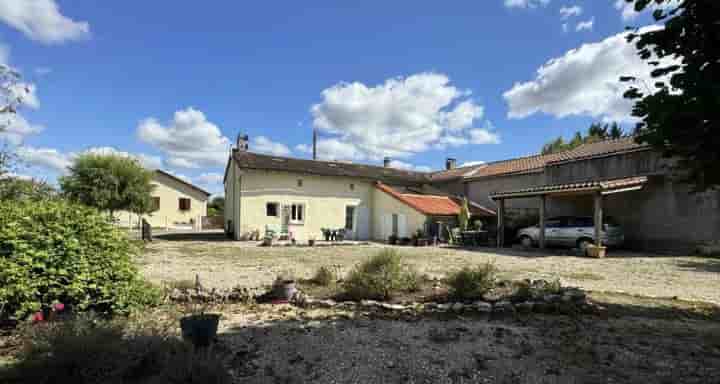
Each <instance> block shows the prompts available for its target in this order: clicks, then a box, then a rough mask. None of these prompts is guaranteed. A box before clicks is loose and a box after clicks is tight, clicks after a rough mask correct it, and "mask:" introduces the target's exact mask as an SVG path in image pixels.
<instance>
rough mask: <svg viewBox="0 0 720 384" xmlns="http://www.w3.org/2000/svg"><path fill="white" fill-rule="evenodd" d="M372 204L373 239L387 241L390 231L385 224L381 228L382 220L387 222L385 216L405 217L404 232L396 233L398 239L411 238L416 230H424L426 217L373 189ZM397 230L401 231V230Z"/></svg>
mask: <svg viewBox="0 0 720 384" xmlns="http://www.w3.org/2000/svg"><path fill="white" fill-rule="evenodd" d="M373 203H374V208H375V211H374V213H373V215H372V218H373V220H372V221H373V230H374V232H373V238H374V239H376V240H387V238H388V237H389V236H390V234H391V233H390V231H391V230H392V229H389V228H387V224H386V225H385V226H383V220H387V219H385V218H384V217H385V216H386V215H392V214H397V215H402V216H404V217H405V219H404V220H405V230H404V232H401V233H398V236H400V237H411V236H412V234H413V233H415V232H416V231H417V230H418V229H422V230H424V229H425V221H426V220H427V217H426V216H425V215H424V214H422V213H420V212H418V211H417V210H415V209H414V208H411V207H409V206H408V205H406V204H405V203H403V202H401V201H399V200H398V199H396V198H394V197H393V196H390V195H388V194H387V193H385V192H383V191H381V190H379V189H377V188H373ZM400 220H402V219H400ZM399 230H401V231H402V228H399Z"/></svg>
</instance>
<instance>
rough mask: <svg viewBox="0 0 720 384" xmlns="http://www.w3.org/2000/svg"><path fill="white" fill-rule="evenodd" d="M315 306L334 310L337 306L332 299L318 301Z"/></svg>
mask: <svg viewBox="0 0 720 384" xmlns="http://www.w3.org/2000/svg"><path fill="white" fill-rule="evenodd" d="M315 304H316V305H317V306H319V307H321V308H333V307H335V306H336V305H337V303H336V302H335V300H330V299H327V300H318V301H317V303H315Z"/></svg>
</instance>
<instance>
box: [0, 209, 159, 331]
mask: <svg viewBox="0 0 720 384" xmlns="http://www.w3.org/2000/svg"><path fill="white" fill-rule="evenodd" d="M136 253H137V247H135V246H134V244H133V242H131V241H130V240H129V239H128V237H127V234H126V233H125V232H123V231H122V230H120V229H118V228H116V227H115V226H113V225H112V224H111V223H110V221H109V218H108V216H107V215H103V214H101V213H99V212H98V211H96V210H95V209H92V208H88V207H85V206H82V205H77V204H74V203H69V202H67V201H65V200H60V199H56V200H41V201H17V202H13V204H0V316H3V315H15V316H17V317H24V316H26V315H28V314H29V313H32V312H35V311H38V310H40V309H44V308H48V307H50V306H51V305H52V304H53V303H55V302H61V303H64V304H68V305H71V306H73V307H74V308H76V309H78V310H88V309H92V310H94V311H96V312H99V313H106V314H110V313H126V312H127V311H128V310H129V309H131V308H133V307H138V306H144V305H148V304H153V303H156V302H157V301H158V300H159V298H160V290H159V289H157V288H155V287H152V286H150V285H149V284H147V283H145V282H144V281H143V280H142V279H141V278H140V276H139V273H138V271H137V269H136V267H135V265H134V264H133V263H132V257H133V256H134V255H135V254H136Z"/></svg>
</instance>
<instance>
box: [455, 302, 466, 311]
mask: <svg viewBox="0 0 720 384" xmlns="http://www.w3.org/2000/svg"><path fill="white" fill-rule="evenodd" d="M463 309H465V305H464V304H463V303H455V304H453V305H452V310H453V311H454V312H462V310H463Z"/></svg>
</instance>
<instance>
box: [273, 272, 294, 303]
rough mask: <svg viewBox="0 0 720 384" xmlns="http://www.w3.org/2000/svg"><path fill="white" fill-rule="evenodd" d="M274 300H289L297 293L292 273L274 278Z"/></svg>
mask: <svg viewBox="0 0 720 384" xmlns="http://www.w3.org/2000/svg"><path fill="white" fill-rule="evenodd" d="M272 291H273V293H274V295H273V296H275V298H277V299H279V300H290V299H292V297H293V296H295V293H296V292H297V287H296V286H295V278H294V277H293V274H292V273H281V274H279V275H278V276H277V277H276V278H275V282H274V283H273V289H272Z"/></svg>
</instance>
